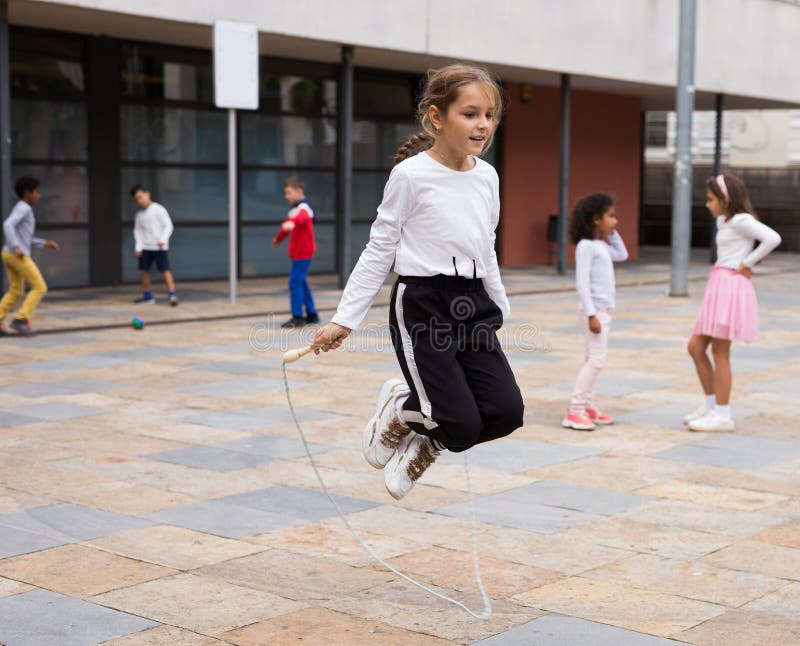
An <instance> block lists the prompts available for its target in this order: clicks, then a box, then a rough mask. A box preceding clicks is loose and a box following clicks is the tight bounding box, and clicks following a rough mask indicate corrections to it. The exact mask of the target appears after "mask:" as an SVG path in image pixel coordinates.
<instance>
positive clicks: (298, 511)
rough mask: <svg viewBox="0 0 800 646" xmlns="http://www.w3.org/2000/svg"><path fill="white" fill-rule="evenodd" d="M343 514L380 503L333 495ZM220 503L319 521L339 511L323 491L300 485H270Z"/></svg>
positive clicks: (303, 519)
mask: <svg viewBox="0 0 800 646" xmlns="http://www.w3.org/2000/svg"><path fill="white" fill-rule="evenodd" d="M333 498H334V500H335V501H336V503H337V504H338V506H339V509H340V510H341V511H342V513H344V514H350V513H353V512H356V511H363V510H365V509H371V508H373V507H377V506H378V505H377V503H374V502H371V501H368V500H358V499H356V498H345V497H344V496H336V495H334V496H333ZM219 502H220V503H225V504H229V505H236V506H239V507H247V508H249V509H258V510H262V511H266V512H269V513H272V514H280V515H282V516H285V517H291V518H297V519H301V520H302V521H304V522H306V521H318V520H324V519H325V518H331V517H333V516H336V514H337V512H336V509H335V508H334V506H333V505H332V504H331V501H330V500H329V499H328V497H327V496H326V495H325V494H324V493H323V492H321V491H313V490H311V489H300V488H298V487H270V488H269V489H261V490H259V491H250V492H248V493H243V494H238V495H236V496H228V497H227V498H221V499H220V500H219Z"/></svg>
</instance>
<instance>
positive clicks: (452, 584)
mask: <svg viewBox="0 0 800 646" xmlns="http://www.w3.org/2000/svg"><path fill="white" fill-rule="evenodd" d="M505 556H506V555H505V554H497V557H493V556H489V555H488V553H487V552H485V551H484V553H483V554H481V555H480V556H479V570H480V574H481V579H482V580H483V584H484V586H485V588H486V591H487V592H488V594H489V595H490V596H491V597H492V598H493V599H508V598H509V597H511V596H513V595H515V594H518V593H520V592H525V591H527V590H531V589H533V588H536V587H539V586H541V585H545V584H547V583H553V582H554V581H558V580H559V579H562V578H564V575H563V574H561V573H559V572H555V571H553V570H546V569H544V568H539V567H534V566H530V565H522V564H520V563H514V562H512V561H510V560H503V558H501V557H505ZM387 563H389V565H391V566H393V567H395V568H397V569H398V570H400V571H401V572H403V573H404V574H408V575H410V576H413V577H414V578H415V579H417V580H419V581H422V582H424V583H432V584H433V585H438V586H441V587H445V588H450V589H453V590H462V591H464V592H473V591H475V590H477V589H478V584H477V582H476V578H475V564H474V563H473V559H472V553H471V552H465V551H461V550H452V549H445V548H441V547H432V548H426V549H424V550H419V551H417V552H411V553H408V554H404V555H402V556H398V557H396V558H393V559H389V560H388V561H387Z"/></svg>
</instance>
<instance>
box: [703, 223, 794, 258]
mask: <svg viewBox="0 0 800 646" xmlns="http://www.w3.org/2000/svg"><path fill="white" fill-rule="evenodd" d="M756 240H758V241H759V242H760V244H759V245H758V246H757V247H756V248H755V249H753V243H754V242H755V241H756ZM780 243H781V237H780V235H779V234H778V232H777V231H775V230H774V229H770V228H769V227H768V226H767V225H766V224H764V223H763V222H759V221H758V220H756V219H755V218H754V217H753V216H752V215H750V214H749V213H737V214H736V215H734V216H733V217H732V218H730V219H729V220H727V221H726V220H725V216H724V215H720V216H719V217H717V262H715V263H714V264H715V265H716V266H717V267H729V268H731V269H737V268H738V267H739V265H742V264H744V265H746V266H747V267H750V268H753V267H754V266H755V265H756V264H758V263H759V262H761V261H762V260H763V259H764V258H765V257H766V256H767V254H768V253H769V252H770V251H772V250H773V249H775V247H777V246H778V245H779V244H780Z"/></svg>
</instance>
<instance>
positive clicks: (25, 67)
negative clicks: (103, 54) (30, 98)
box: [9, 39, 84, 97]
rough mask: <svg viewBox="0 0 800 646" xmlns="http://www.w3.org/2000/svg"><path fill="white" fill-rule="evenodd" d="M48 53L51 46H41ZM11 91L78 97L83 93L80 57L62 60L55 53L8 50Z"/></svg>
mask: <svg viewBox="0 0 800 646" xmlns="http://www.w3.org/2000/svg"><path fill="white" fill-rule="evenodd" d="M43 46H44V49H43V51H46V52H50V51H51V45H50V43H47V44H46V45H43ZM9 59H10V61H9V75H10V82H11V93H12V94H16V93H20V94H40V95H44V96H63V97H71V96H75V97H78V96H80V95H82V94H83V91H84V84H83V66H82V65H81V63H80V60H77V61H74V60H64V59H62V58H59V57H58V54H56V53H48V54H42V53H38V52H30V51H20V50H18V49H15V48H14V44H13V39H12V45H11V51H10V52H9Z"/></svg>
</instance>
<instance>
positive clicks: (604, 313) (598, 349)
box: [569, 309, 612, 413]
mask: <svg viewBox="0 0 800 646" xmlns="http://www.w3.org/2000/svg"><path fill="white" fill-rule="evenodd" d="M611 312H612V310H610V309H598V310H597V315H596V316H597V320H598V321H600V326H601V330H600V332H599V333H598V334H595V333H594V332H592V331H591V330H590V329H589V318H588V317H587V316H586V312H584V311H583V309H581V311H580V317H581V325H582V326H583V332H584V337H585V342H586V355H585V358H584V363H583V367H582V368H581V370H580V372H579V373H578V378H577V379H576V380H575V390H574V391H573V392H572V398H571V399H570V402H569V410H570V412H571V413H584V412H586V409H587V408H594V386H595V382H597V376H598V375H599V374H600V371H601V370H602V369H603V366H605V365H606V354H607V353H608V333H609V332H610V331H611Z"/></svg>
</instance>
